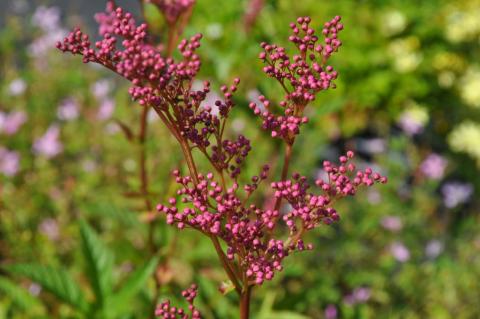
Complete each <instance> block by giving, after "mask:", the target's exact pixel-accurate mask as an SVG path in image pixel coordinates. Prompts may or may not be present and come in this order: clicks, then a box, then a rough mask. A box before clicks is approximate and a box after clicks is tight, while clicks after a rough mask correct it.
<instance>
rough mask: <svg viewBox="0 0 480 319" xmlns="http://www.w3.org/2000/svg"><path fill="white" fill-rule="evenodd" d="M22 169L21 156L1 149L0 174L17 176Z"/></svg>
mask: <svg viewBox="0 0 480 319" xmlns="http://www.w3.org/2000/svg"><path fill="white" fill-rule="evenodd" d="M19 168H20V155H19V154H18V153H17V152H15V151H9V150H7V149H6V148H3V147H0V173H2V174H3V175H5V176H7V177H12V176H15V174H17V172H18V170H19Z"/></svg>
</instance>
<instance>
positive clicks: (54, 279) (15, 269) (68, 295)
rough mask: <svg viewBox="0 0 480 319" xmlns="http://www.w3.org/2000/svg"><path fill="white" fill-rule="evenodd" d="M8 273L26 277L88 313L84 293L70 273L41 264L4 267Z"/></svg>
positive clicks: (77, 308)
mask: <svg viewBox="0 0 480 319" xmlns="http://www.w3.org/2000/svg"><path fill="white" fill-rule="evenodd" d="M3 268H4V269H6V270H7V271H8V272H11V273H14V274H17V275H21V276H25V277H27V278H29V279H30V280H32V281H35V282H36V283H38V284H39V285H41V286H42V287H43V289H45V290H46V291H48V292H50V293H52V294H53V295H55V296H56V297H57V298H58V299H60V300H62V301H64V302H65V303H67V304H69V305H70V306H72V307H73V308H75V309H76V310H78V311H81V312H83V313H87V312H88V304H87V302H86V300H85V297H84V295H83V292H82V291H81V290H80V287H79V286H78V285H77V284H76V283H75V281H74V280H73V278H72V277H71V276H70V274H69V273H68V272H66V271H65V270H63V269H56V268H53V267H49V266H43V265H40V264H13V265H5V266H3Z"/></svg>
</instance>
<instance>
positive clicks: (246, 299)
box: [240, 284, 252, 319]
mask: <svg viewBox="0 0 480 319" xmlns="http://www.w3.org/2000/svg"><path fill="white" fill-rule="evenodd" d="M251 295H252V287H250V286H248V284H247V285H246V286H245V287H244V291H243V292H242V294H241V296H240V319H248V318H249V317H250V297H251Z"/></svg>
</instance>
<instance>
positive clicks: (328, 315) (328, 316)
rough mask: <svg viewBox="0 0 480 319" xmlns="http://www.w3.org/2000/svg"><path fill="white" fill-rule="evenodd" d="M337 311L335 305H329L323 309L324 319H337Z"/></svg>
mask: <svg viewBox="0 0 480 319" xmlns="http://www.w3.org/2000/svg"><path fill="white" fill-rule="evenodd" d="M337 316H338V310H337V307H336V306H335V305H332V304H329V305H328V306H327V307H326V308H325V319H337Z"/></svg>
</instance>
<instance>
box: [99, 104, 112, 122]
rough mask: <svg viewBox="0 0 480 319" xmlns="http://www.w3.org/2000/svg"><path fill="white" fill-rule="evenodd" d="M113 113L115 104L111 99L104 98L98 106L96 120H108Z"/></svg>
mask: <svg viewBox="0 0 480 319" xmlns="http://www.w3.org/2000/svg"><path fill="white" fill-rule="evenodd" d="M114 111H115V102H114V101H113V100H112V99H109V98H106V99H104V100H103V101H102V103H101V104H100V108H99V109H98V113H97V119H99V120H102V121H104V120H108V119H109V118H110V117H112V114H113V112H114Z"/></svg>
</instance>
